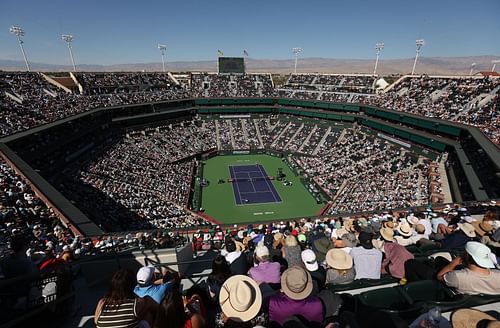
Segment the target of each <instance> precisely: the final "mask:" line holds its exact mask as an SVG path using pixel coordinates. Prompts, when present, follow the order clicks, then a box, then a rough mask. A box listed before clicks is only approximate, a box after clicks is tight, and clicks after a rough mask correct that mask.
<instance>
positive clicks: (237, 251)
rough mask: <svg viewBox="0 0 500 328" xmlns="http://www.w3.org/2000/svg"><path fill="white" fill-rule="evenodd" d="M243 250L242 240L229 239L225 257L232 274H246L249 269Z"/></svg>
mask: <svg viewBox="0 0 500 328" xmlns="http://www.w3.org/2000/svg"><path fill="white" fill-rule="evenodd" d="M242 251H243V244H241V243H240V242H238V243H236V242H235V241H234V240H232V239H230V240H228V241H227V243H226V254H225V255H224V257H225V258H226V261H227V263H229V268H230V269H231V273H232V274H246V273H247V271H248V265H247V260H246V258H245V256H242Z"/></svg>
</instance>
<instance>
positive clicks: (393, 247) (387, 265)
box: [380, 228, 414, 279]
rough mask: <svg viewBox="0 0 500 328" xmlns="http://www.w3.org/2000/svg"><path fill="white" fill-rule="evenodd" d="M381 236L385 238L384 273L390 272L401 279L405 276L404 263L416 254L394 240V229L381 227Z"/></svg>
mask: <svg viewBox="0 0 500 328" xmlns="http://www.w3.org/2000/svg"><path fill="white" fill-rule="evenodd" d="M380 236H381V237H382V239H383V240H384V246H383V249H384V256H385V258H384V260H383V261H382V273H388V274H390V275H391V276H393V277H394V278H398V279H401V278H403V277H404V276H405V267H404V264H405V262H406V261H407V260H409V259H413V258H414V256H413V254H411V253H410V252H408V250H406V248H405V247H404V246H401V245H399V244H397V243H395V242H394V230H392V229H390V228H382V229H380Z"/></svg>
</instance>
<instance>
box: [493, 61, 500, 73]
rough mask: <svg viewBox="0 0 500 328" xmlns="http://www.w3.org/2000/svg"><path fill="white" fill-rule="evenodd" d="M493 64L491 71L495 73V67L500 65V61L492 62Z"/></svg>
mask: <svg viewBox="0 0 500 328" xmlns="http://www.w3.org/2000/svg"><path fill="white" fill-rule="evenodd" d="M491 63H492V64H493V67H492V68H491V71H492V72H494V71H495V67H496V66H497V64H498V63H500V59H495V60H492V61H491Z"/></svg>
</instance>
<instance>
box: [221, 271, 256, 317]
mask: <svg viewBox="0 0 500 328" xmlns="http://www.w3.org/2000/svg"><path fill="white" fill-rule="evenodd" d="M219 304H220V306H221V309H222V312H224V314H225V315H226V317H228V318H229V319H231V320H232V321H235V322H247V321H250V320H252V319H253V318H255V316H256V315H257V314H258V313H259V311H260V307H261V305H262V293H261V291H260V288H259V285H258V284H257V283H256V282H255V280H253V279H252V278H250V277H248V276H244V275H236V276H232V277H230V278H229V279H227V280H226V281H225V282H224V284H223V285H222V288H221V289H220V293H219Z"/></svg>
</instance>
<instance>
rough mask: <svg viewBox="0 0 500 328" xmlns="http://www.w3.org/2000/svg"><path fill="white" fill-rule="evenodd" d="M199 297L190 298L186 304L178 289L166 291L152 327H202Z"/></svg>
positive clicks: (203, 325)
mask: <svg viewBox="0 0 500 328" xmlns="http://www.w3.org/2000/svg"><path fill="white" fill-rule="evenodd" d="M199 303H200V299H199V298H191V299H190V300H189V301H188V302H186V304H185V303H184V301H183V299H182V295H181V293H180V292H179V290H177V289H174V290H172V291H170V292H168V293H167V294H166V296H165V298H164V299H163V300H162V302H161V304H160V309H159V311H158V313H157V315H156V318H155V325H154V328H163V327H173V328H184V327H192V328H203V327H205V324H206V323H205V318H203V316H202V314H201V312H202V310H201V305H200V304H199Z"/></svg>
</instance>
